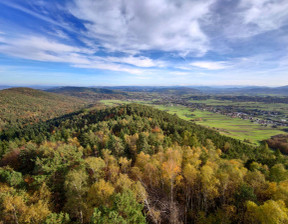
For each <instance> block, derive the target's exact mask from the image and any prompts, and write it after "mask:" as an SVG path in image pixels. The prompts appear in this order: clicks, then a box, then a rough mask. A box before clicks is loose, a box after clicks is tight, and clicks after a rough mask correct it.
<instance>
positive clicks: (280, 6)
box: [240, 0, 288, 33]
mask: <svg viewBox="0 0 288 224" xmlns="http://www.w3.org/2000/svg"><path fill="white" fill-rule="evenodd" d="M240 9H244V11H242V12H243V22H244V24H246V25H254V33H261V32H265V31H269V30H275V29H278V28H280V27H281V26H283V25H285V24H287V22H288V13H287V12H288V1H287V0H277V1H275V0H242V1H241V4H240Z"/></svg>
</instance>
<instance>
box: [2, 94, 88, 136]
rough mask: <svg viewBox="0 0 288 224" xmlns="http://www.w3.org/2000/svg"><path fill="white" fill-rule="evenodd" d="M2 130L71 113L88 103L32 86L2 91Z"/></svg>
mask: <svg viewBox="0 0 288 224" xmlns="http://www.w3.org/2000/svg"><path fill="white" fill-rule="evenodd" d="M0 105H1V107H0V131H1V130H3V129H6V128H7V127H10V126H15V125H16V126H19V127H23V126H25V125H27V124H32V123H35V122H39V121H45V120H48V119H52V118H54V117H58V116H61V115H63V114H67V113H71V112H73V111H75V110H77V109H80V108H82V107H84V106H85V105H87V103H86V102H85V101H83V100H80V99H77V98H74V97H67V96H63V95H60V94H54V93H48V92H44V91H41V90H35V89H31V88H10V89H5V90H1V91H0Z"/></svg>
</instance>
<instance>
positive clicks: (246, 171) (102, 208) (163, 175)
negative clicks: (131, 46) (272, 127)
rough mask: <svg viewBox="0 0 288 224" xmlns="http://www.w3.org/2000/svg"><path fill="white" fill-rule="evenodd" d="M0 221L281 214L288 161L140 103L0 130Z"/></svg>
mask: <svg viewBox="0 0 288 224" xmlns="http://www.w3.org/2000/svg"><path fill="white" fill-rule="evenodd" d="M0 140H1V141H0V150H1V152H0V158H1V160H0V166H1V167H0V211H1V212H0V220H1V221H2V223H5V224H6V223H19V224H20V223H46V224H52V223H55V224H56V223H97V224H98V223H99V224H100V223H103V224H107V223H111V224H112V223H113V224H114V223H119V224H120V223H121V224H124V223H127V224H128V223H197V224H206V223H219V224H220V223H227V224H228V223H267V224H268V223H269V224H270V223H271V224H274V223H279V224H280V223H288V172H287V168H288V160H287V157H286V156H285V155H283V154H281V152H280V151H279V150H273V151H272V150H271V149H269V147H268V145H267V144H265V143H263V144H262V145H261V146H259V147H253V146H251V145H249V144H245V143H242V142H241V141H238V140H235V139H232V138H229V137H225V136H222V135H220V134H219V133H218V132H216V131H214V130H210V129H207V128H204V127H201V126H198V125H196V124H194V123H192V122H188V121H184V120H181V119H180V118H178V117H177V116H175V115H170V114H168V113H166V112H163V111H159V110H156V109H153V108H151V107H148V106H142V105H137V104H129V105H124V106H119V107H114V108H108V109H103V110H88V109H87V110H81V111H79V112H74V113H70V114H66V115H64V116H62V117H58V118H54V119H51V120H48V121H45V122H38V123H35V124H31V125H27V126H25V127H22V128H19V127H11V128H10V129H6V130H3V131H2V132H1V133H0Z"/></svg>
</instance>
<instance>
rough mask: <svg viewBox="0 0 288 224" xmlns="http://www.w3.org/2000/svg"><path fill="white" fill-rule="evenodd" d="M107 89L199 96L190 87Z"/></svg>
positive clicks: (197, 91) (125, 87) (123, 87)
mask: <svg viewBox="0 0 288 224" xmlns="http://www.w3.org/2000/svg"><path fill="white" fill-rule="evenodd" d="M105 88H107V89H113V90H119V91H127V92H149V93H163V94H199V93H201V91H200V90H198V89H196V88H191V87H180V86H179V87H178V86H167V87H166V86H115V87H105Z"/></svg>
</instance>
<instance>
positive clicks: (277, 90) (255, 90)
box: [195, 86, 288, 96]
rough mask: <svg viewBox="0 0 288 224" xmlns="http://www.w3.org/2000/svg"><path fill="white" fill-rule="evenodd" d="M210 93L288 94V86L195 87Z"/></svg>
mask: <svg viewBox="0 0 288 224" xmlns="http://www.w3.org/2000/svg"><path fill="white" fill-rule="evenodd" d="M195 88H197V89H199V90H201V91H203V92H204V93H208V94H237V95H271V94H276V95H283V96H288V86H282V87H265V86H263V87H261V86H247V87H226V88H224V87H195Z"/></svg>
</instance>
